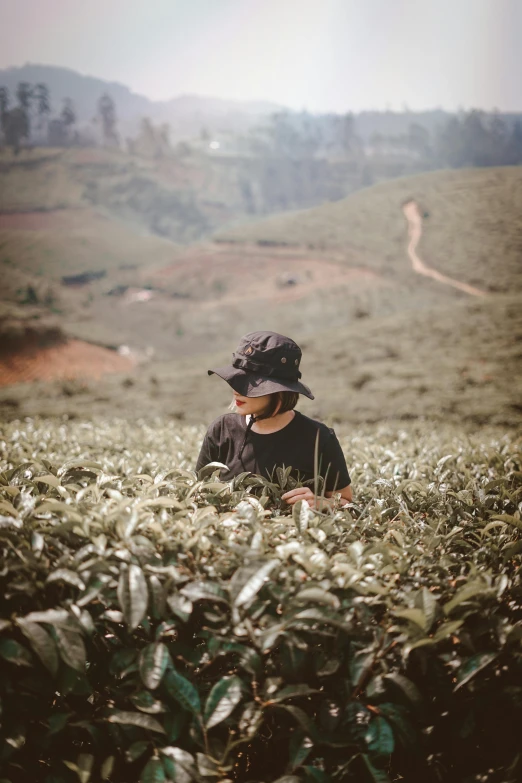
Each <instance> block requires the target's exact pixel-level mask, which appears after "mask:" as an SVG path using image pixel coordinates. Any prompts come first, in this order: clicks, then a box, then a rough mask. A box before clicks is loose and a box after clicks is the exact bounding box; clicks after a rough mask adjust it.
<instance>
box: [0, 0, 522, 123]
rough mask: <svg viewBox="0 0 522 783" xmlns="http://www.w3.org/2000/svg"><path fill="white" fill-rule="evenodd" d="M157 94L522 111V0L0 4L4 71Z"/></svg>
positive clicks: (357, 106)
mask: <svg viewBox="0 0 522 783" xmlns="http://www.w3.org/2000/svg"><path fill="white" fill-rule="evenodd" d="M25 62H33V63H43V64H46V65H62V66H66V67H69V68H73V69H75V70H77V71H80V72H81V73H85V74H88V75H91V76H98V77H100V78H103V79H107V80H110V81H119V82H122V83H124V84H126V85H128V86H129V87H130V88H131V89H133V90H134V91H135V92H138V93H141V94H143V95H146V96H148V97H149V98H152V99H168V98H172V97H175V96H177V95H181V94H198V95H212V96H216V97H221V98H237V99H246V100H252V99H256V100H257V99H261V100H263V99H264V100H271V101H275V102H277V103H281V104H284V105H286V106H290V107H292V108H296V109H301V108H307V109H309V110H310V111H330V110H331V111H347V110H355V111H357V110H361V109H370V108H376V109H384V108H386V107H389V108H392V109H401V108H402V107H403V106H404V105H405V104H406V105H407V106H408V107H409V108H410V109H424V108H434V107H437V106H440V107H442V108H445V109H449V110H452V109H456V108H458V107H463V108H470V107H472V106H475V107H481V108H484V109H491V108H494V107H497V108H499V109H500V110H506V111H509V110H518V111H520V110H522V0H0V68H5V67H8V66H12V65H23V64H24V63H25Z"/></svg>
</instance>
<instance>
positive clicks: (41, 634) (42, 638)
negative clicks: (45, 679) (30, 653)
mask: <svg viewBox="0 0 522 783" xmlns="http://www.w3.org/2000/svg"><path fill="white" fill-rule="evenodd" d="M17 625H18V626H19V627H20V630H21V631H22V633H23V634H24V636H26V637H27V639H28V640H29V643H30V645H31V647H32V648H33V650H34V651H35V653H36V654H37V656H38V657H39V658H40V660H41V662H42V663H43V665H44V666H45V667H46V668H47V669H48V670H49V671H50V672H51V674H52V675H53V676H56V673H57V671H58V663H59V658H58V653H57V651H56V644H55V642H54V639H53V638H52V636H51V635H50V634H49V633H47V631H46V630H44V628H42V626H41V625H38V623H28V622H27V621H26V620H23V619H22V618H20V619H18V620H17Z"/></svg>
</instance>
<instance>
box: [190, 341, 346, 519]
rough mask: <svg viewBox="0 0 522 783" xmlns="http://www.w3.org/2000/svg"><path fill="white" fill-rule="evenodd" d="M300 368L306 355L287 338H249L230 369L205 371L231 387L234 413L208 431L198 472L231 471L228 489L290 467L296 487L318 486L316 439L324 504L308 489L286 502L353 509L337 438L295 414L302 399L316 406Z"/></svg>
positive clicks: (226, 473) (301, 489)
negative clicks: (239, 480)
mask: <svg viewBox="0 0 522 783" xmlns="http://www.w3.org/2000/svg"><path fill="white" fill-rule="evenodd" d="M300 363H301V349H300V348H299V346H298V345H297V344H296V343H295V342H294V341H293V340H291V339H290V338H289V337H284V336H283V335H281V334H277V333H276V332H251V333H250V334H247V335H245V336H244V337H243V338H242V339H241V342H240V344H239V346H238V349H237V351H236V352H235V353H234V354H233V362H232V364H231V365H229V366H227V367H221V368H219V369H217V370H209V371H208V374H209V375H212V374H213V373H215V374H216V375H219V377H220V378H223V380H225V381H227V383H228V384H229V385H230V386H231V387H232V390H233V393H234V400H233V413H226V414H224V415H223V416H219V417H218V418H217V419H216V420H215V421H214V422H212V424H211V425H210V427H209V428H208V430H207V434H206V435H205V439H204V441H203V445H202V447H201V451H200V454H199V457H198V461H197V464H196V470H200V469H201V468H202V467H203V466H204V465H207V464H208V463H209V462H221V463H223V464H224V465H227V468H228V469H227V470H225V469H224V468H223V469H222V471H221V478H222V479H223V480H225V481H229V480H230V479H232V478H233V477H234V476H238V475H239V474H240V473H243V472H245V471H250V472H251V473H257V474H259V475H261V476H264V477H265V478H269V477H271V476H272V475H273V473H274V471H275V468H277V467H291V468H292V470H291V474H290V475H292V476H293V477H294V478H295V479H296V480H297V481H299V482H301V483H302V482H307V481H308V482H313V480H314V461H315V452H316V441H317V439H318V441H319V442H318V450H317V453H318V460H317V461H318V473H319V475H320V476H322V477H323V479H324V489H325V491H324V493H323V494H324V498H326V500H325V499H324V498H319V497H317V498H316V497H315V495H314V492H313V490H312V489H311V487H310V486H303V487H296V488H295V489H291V490H290V491H289V492H286V493H285V494H284V495H283V496H282V498H283V500H285V501H286V502H287V503H288V504H289V505H293V504H294V503H296V502H297V501H298V500H307V501H308V503H309V504H310V506H312V507H316V506H317V507H318V506H321V507H325V506H329V507H337V506H345V505H347V504H348V503H350V502H351V501H352V489H351V486H350V476H349V474H348V469H347V467H346V461H345V459H344V455H343V452H342V450H341V446H340V445H339V441H338V440H337V438H336V436H335V433H334V431H333V430H332V429H330V428H329V427H327V426H326V425H325V424H321V423H320V422H318V421H314V419H310V418H308V416H304V415H303V414H302V413H299V411H296V410H295V406H296V404H297V402H298V400H299V395H300V394H304V395H305V396H306V397H309V398H310V399H311V400H313V399H314V396H313V394H312V392H311V391H310V389H309V388H308V386H305V384H304V383H302V382H301V381H300V380H299V379H300V377H301V372H300V370H299V365H300ZM238 414H239V415H238ZM247 418H248V419H249V420H248V423H247V421H246V419H247Z"/></svg>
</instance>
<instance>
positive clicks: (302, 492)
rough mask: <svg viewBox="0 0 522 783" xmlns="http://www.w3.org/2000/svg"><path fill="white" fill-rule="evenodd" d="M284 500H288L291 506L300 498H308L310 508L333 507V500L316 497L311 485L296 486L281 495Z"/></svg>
mask: <svg viewBox="0 0 522 783" xmlns="http://www.w3.org/2000/svg"><path fill="white" fill-rule="evenodd" d="M281 499H282V500H286V502H287V503H288V505H289V506H293V505H294V503H297V501H298V500H306V501H307V502H308V505H309V506H310V508H318V509H324V508H332V506H333V501H332V500H329V498H321V497H317V498H316V497H315V495H314V493H313V492H312V490H311V489H310V487H296V488H295V489H291V490H290V491H289V492H285V494H284V495H281Z"/></svg>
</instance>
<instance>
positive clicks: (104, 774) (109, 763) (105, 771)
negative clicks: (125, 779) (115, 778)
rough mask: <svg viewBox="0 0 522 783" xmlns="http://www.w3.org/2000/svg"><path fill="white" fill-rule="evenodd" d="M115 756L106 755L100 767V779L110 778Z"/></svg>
mask: <svg viewBox="0 0 522 783" xmlns="http://www.w3.org/2000/svg"><path fill="white" fill-rule="evenodd" d="M115 760H116V757H115V756H107V758H106V759H105V761H104V762H103V764H102V765H101V769H100V777H101V779H102V780H110V778H111V775H112V770H113V769H114V762H115Z"/></svg>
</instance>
